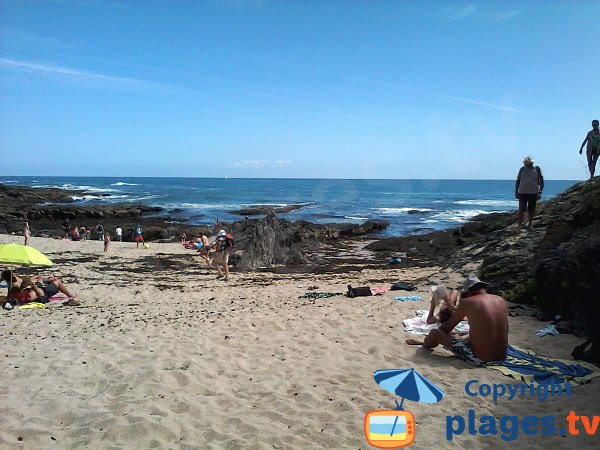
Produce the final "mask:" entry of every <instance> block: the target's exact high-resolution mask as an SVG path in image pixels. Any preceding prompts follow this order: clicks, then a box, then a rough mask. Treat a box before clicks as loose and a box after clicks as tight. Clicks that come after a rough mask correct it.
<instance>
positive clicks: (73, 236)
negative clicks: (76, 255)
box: [71, 227, 81, 241]
mask: <svg viewBox="0 0 600 450" xmlns="http://www.w3.org/2000/svg"><path fill="white" fill-rule="evenodd" d="M80 238H81V236H80V235H79V228H78V227H73V231H71V240H72V241H78V240H80Z"/></svg>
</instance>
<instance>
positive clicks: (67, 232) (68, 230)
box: [62, 217, 71, 239]
mask: <svg viewBox="0 0 600 450" xmlns="http://www.w3.org/2000/svg"><path fill="white" fill-rule="evenodd" d="M62 228H63V231H64V232H65V239H70V234H71V220H70V219H69V218H68V217H67V218H66V219H65V221H64V222H63V223H62Z"/></svg>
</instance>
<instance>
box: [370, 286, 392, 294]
mask: <svg viewBox="0 0 600 450" xmlns="http://www.w3.org/2000/svg"><path fill="white" fill-rule="evenodd" d="M390 289H391V287H390V286H376V287H372V288H371V294H372V295H383V294H385V293H386V292H387V291H389V290H390Z"/></svg>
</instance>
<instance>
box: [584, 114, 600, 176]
mask: <svg viewBox="0 0 600 450" xmlns="http://www.w3.org/2000/svg"><path fill="white" fill-rule="evenodd" d="M586 144H587V148H586V153H585V154H586V156H587V163H588V169H589V171H590V179H592V178H594V173H595V172H596V162H598V155H600V129H599V128H598V120H597V119H594V120H592V130H591V131H589V132H588V134H586V136H585V139H584V140H583V142H582V143H581V147H579V154H580V155H581V153H582V152H583V146H584V145H586Z"/></svg>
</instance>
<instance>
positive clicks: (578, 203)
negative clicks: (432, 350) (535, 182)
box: [369, 178, 600, 333]
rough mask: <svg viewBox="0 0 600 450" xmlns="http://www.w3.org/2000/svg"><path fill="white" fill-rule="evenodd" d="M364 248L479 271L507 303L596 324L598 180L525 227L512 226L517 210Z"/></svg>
mask: <svg viewBox="0 0 600 450" xmlns="http://www.w3.org/2000/svg"><path fill="white" fill-rule="evenodd" d="M369 247H370V248H371V249H373V250H375V251H378V252H380V253H384V254H397V253H399V254H402V255H405V257H406V261H408V262H412V263H413V264H432V263H433V264H440V265H442V266H443V267H448V268H452V269H455V270H456V271H464V268H465V267H469V271H470V270H471V268H476V269H478V270H479V275H480V276H481V278H482V279H484V280H485V281H488V282H490V283H491V284H492V285H493V287H494V289H495V290H496V291H497V292H499V293H500V294H502V295H504V296H505V297H506V298H507V299H508V300H511V301H513V302H517V303H526V304H533V305H536V306H537V307H538V308H539V309H540V310H541V311H542V314H543V317H544V318H548V319H554V317H555V316H556V315H561V316H563V318H565V319H568V320H571V321H572V322H573V328H574V330H575V331H576V332H578V333H587V331H588V330H589V328H590V327H594V328H596V327H597V326H598V325H597V324H598V323H599V321H600V302H599V300H600V179H598V178H595V179H593V180H590V181H586V182H584V183H580V184H577V185H575V186H573V187H572V188H570V189H568V190H567V191H565V192H564V193H562V194H560V195H558V196H556V197H554V198H553V199H551V200H549V201H545V202H541V203H540V204H539V206H538V210H537V212H536V216H535V219H534V222H533V227H532V228H531V229H529V230H527V229H525V230H522V231H521V232H519V231H518V230H517V227H516V212H515V213H506V214H489V215H481V216H477V217H476V218H475V219H474V220H473V221H471V222H469V223H467V224H465V225H464V226H462V227H460V228H457V229H454V230H448V231H444V232H436V233H431V234H427V235H423V236H412V237H406V238H390V239H384V240H382V241H378V242H376V243H373V244H371V245H370V246H369ZM403 261H404V259H403Z"/></svg>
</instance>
